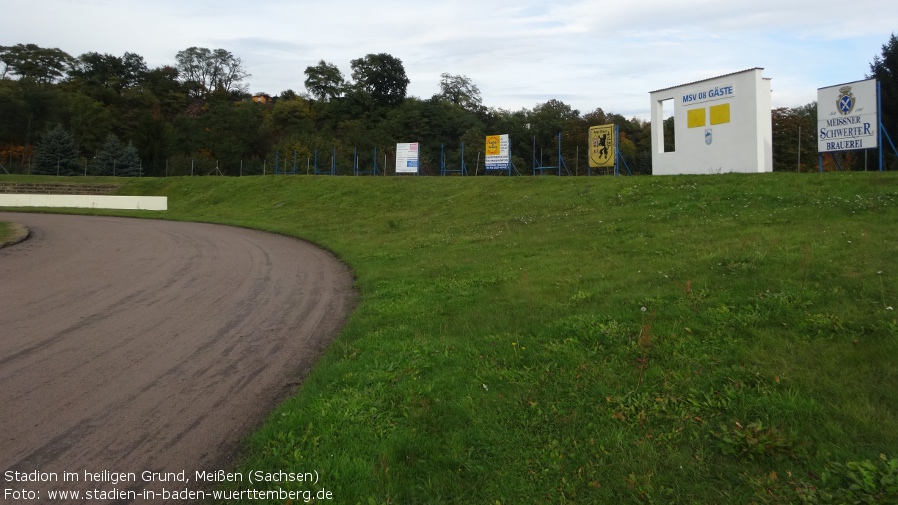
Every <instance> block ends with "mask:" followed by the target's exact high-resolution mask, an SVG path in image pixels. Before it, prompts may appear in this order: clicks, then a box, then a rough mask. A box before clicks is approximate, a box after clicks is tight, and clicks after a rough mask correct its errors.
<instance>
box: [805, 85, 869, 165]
mask: <svg viewBox="0 0 898 505" xmlns="http://www.w3.org/2000/svg"><path fill="white" fill-rule="evenodd" d="M878 103H879V101H878V98H877V93H876V79H869V80H866V81H857V82H850V83H847V84H840V85H838V86H830V87H828V88H820V89H818V90H817V151H818V152H821V153H829V152H836V151H849V150H852V149H872V148H874V147H879V115H878V113H877V109H878Z"/></svg>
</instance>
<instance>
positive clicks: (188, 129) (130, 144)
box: [0, 35, 898, 176]
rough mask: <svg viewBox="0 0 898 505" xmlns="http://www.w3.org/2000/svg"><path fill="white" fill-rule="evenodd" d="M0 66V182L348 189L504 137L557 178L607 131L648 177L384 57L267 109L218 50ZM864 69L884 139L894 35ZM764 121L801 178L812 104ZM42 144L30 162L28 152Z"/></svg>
mask: <svg viewBox="0 0 898 505" xmlns="http://www.w3.org/2000/svg"><path fill="white" fill-rule="evenodd" d="M0 65H2V66H0V167H2V168H3V170H5V171H7V172H18V173H48V174H56V173H59V174H66V175H73V174H89V175H107V174H108V175H113V174H115V175H146V176H163V175H187V174H209V173H220V174H228V175H238V174H244V175H245V174H257V173H266V172H273V171H274V170H276V169H277V170H280V171H292V170H293V169H294V168H296V169H297V171H298V172H301V173H306V171H308V170H310V169H311V168H312V167H313V165H314V163H315V161H314V160H316V159H317V163H318V168H319V169H320V170H325V169H326V170H328V171H329V170H330V168H331V167H332V166H336V170H337V172H338V173H341V174H348V173H352V170H353V167H354V163H358V165H360V166H363V167H365V168H366V169H370V168H372V167H373V165H374V164H375V163H376V164H378V166H379V167H381V169H382V170H383V168H388V167H389V164H390V159H391V158H390V157H391V156H392V155H395V153H394V152H393V151H394V150H395V145H396V143H399V142H419V143H420V144H421V146H422V152H421V171H422V173H425V174H436V173H439V171H440V165H441V161H442V160H445V163H446V165H447V166H448V167H450V168H458V167H459V165H460V164H461V161H462V160H461V157H462V149H461V146H462V145H465V146H467V147H466V149H465V150H464V158H465V160H464V161H465V165H466V166H467V168H468V170H469V173H473V171H474V170H475V167H477V166H482V158H481V155H482V150H483V142H484V138H485V137H486V136H487V135H490V134H509V136H510V138H511V145H512V160H513V162H514V164H515V166H516V167H517V168H518V170H519V171H520V172H521V173H530V168H531V166H532V164H533V158H534V152H535V153H536V155H535V157H536V158H537V160H536V161H537V162H538V163H540V164H541V165H553V164H555V163H556V162H555V160H557V156H558V152H557V143H558V142H557V138H558V134H559V133H561V139H562V142H561V149H562V152H561V154H562V157H563V159H564V160H565V164H566V166H567V168H568V170H570V172H571V173H572V174H585V173H587V171H588V168H587V167H588V163H587V135H588V128H589V126H593V125H601V124H608V123H614V124H617V125H618V126H619V128H620V149H621V153H622V154H623V156H624V158H625V160H626V161H627V165H628V166H629V168H630V170H631V171H632V172H633V173H637V174H648V173H651V131H650V124H649V123H648V122H647V121H643V120H640V119H637V118H629V119H628V118H625V117H623V116H621V115H618V114H611V113H605V112H604V111H603V110H602V109H601V108H598V109H596V110H593V111H589V112H585V113H581V112H580V111H579V110H577V109H574V108H572V107H571V106H570V105H568V104H566V103H564V102H562V101H560V100H555V99H552V100H548V101H547V102H545V103H541V104H537V105H535V106H534V107H533V108H532V109H527V108H523V109H520V110H516V111H510V110H504V109H497V108H492V107H488V106H486V105H485V104H484V103H483V101H482V98H481V95H480V91H479V89H478V87H477V85H476V84H475V83H474V82H472V80H471V79H470V78H468V77H466V76H464V75H452V74H448V73H444V74H442V76H441V78H440V81H439V82H438V83H435V85H436V90H437V91H436V93H434V94H433V96H431V97H430V98H421V97H414V96H408V94H407V88H408V84H409V79H408V77H407V76H406V73H405V68H404V66H403V64H402V61H401V60H400V59H398V58H396V57H394V56H392V55H390V54H386V53H380V54H367V55H365V56H363V57H360V58H357V59H353V60H351V61H350V68H351V75H350V76H349V77H348V78H347V77H346V76H344V75H343V74H342V72H341V71H340V69H339V67H338V66H337V65H335V64H334V63H331V62H326V61H323V60H322V61H319V62H318V64H316V65H313V66H309V67H307V68H306V69H305V72H304V75H305V76H306V78H305V80H304V82H303V83H302V85H303V86H304V90H303V91H302V92H300V93H297V92H294V91H293V90H290V89H288V90H285V91H283V92H281V93H280V94H279V95H277V96H269V95H257V96H252V95H250V94H249V92H248V90H249V85H248V82H247V80H248V79H249V78H250V77H251V76H250V74H249V73H248V72H247V71H246V69H245V68H244V65H243V62H242V61H241V59H240V58H238V57H236V56H235V55H233V54H232V53H230V52H229V51H227V50H225V49H208V48H200V47H191V48H188V49H185V50H183V51H179V52H178V53H177V54H176V55H175V59H174V63H173V64H172V65H164V66H161V67H157V68H149V67H148V66H147V64H146V62H145V61H144V59H143V57H142V56H140V55H138V54H135V53H129V52H126V53H125V54H123V55H122V56H115V55H111V54H100V53H95V52H91V53H85V54H82V55H80V56H78V57H72V56H71V55H69V54H67V53H66V52H64V51H62V50H60V49H58V48H44V47H39V46H37V45H34V44H17V45H14V46H0ZM870 68H871V74H870V77H877V78H878V79H879V80H880V82H882V83H883V85H882V88H883V107H884V116H885V118H887V120H888V121H887V123H886V128H887V130H888V131H890V132H894V131H896V130H898V120H896V117H898V110H896V108H898V105H896V101H898V84H896V83H898V41H896V38H895V35H892V37H891V38H890V40H889V41H888V42H887V43H886V44H885V45H883V53H882V56H876V57H874V60H873V62H872V63H871V65H870ZM772 115H773V129H774V145H773V153H774V154H773V156H774V170H786V171H796V170H799V171H812V170H816V167H817V156H816V141H815V136H814V135H815V133H814V132H815V129H816V104H815V103H811V104H807V105H804V106H800V107H796V108H780V109H775V110H773V111H772ZM668 121H669V122H671V121H672V120H668ZM889 121H890V122H889ZM665 126H666V127H672V122H671V124H666V125H665ZM41 145H44V146H45V149H44V150H43V151H44V152H43V153H41V152H39V151H40V149H36V147H39V146H41ZM47 146H52V147H53V149H52V150H50V149H48V148H47ZM534 146H535V149H534ZM375 149H377V150H378V151H377V152H378V154H377V155H376V156H377V157H375V155H374V154H373V153H374V150H375ZM51 152H52V153H53V154H51ZM61 153H65V154H61ZM357 153H358V154H357ZM356 156H357V157H356ZM356 160H358V161H357V162H356ZM842 161H843V162H844V165H843V166H847V167H849V168H855V169H856V168H858V167H859V166H861V165H860V163H862V162H861V161H860V160H859V159H858V156H857V155H856V154H854V153H848V154H846V155H844V156H843V159H842ZM892 162H893V164H894V160H893V161H892ZM481 173H482V172H481Z"/></svg>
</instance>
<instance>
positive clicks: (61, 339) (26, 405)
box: [0, 213, 355, 503]
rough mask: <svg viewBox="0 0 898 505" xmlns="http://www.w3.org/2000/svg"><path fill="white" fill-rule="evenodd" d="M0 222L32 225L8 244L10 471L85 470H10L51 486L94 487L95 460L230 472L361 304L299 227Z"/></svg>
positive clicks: (1, 268)
mask: <svg viewBox="0 0 898 505" xmlns="http://www.w3.org/2000/svg"><path fill="white" fill-rule="evenodd" d="M0 220H3V221H12V222H17V223H21V224H23V225H25V226H27V227H28V228H29V229H30V231H31V236H30V238H29V239H28V240H26V241H25V242H22V243H20V244H17V245H15V246H12V247H7V248H4V249H0V406H2V407H0V471H2V472H4V474H0V477H3V476H4V475H7V474H6V472H8V471H15V472H32V471H34V470H38V471H41V472H45V473H57V475H58V476H60V479H61V476H62V472H76V473H78V475H79V477H82V478H81V479H79V482H65V483H63V482H48V483H34V482H26V483H21V482H9V479H8V478H6V479H4V481H5V482H4V487H16V488H19V487H22V488H27V489H35V490H38V491H40V492H41V493H42V496H43V497H46V494H43V493H45V492H46V491H47V490H50V489H81V490H87V489H91V488H97V487H98V485H97V484H96V483H88V482H84V478H86V476H85V475H84V472H89V473H96V472H103V471H104V470H105V471H109V472H135V473H138V477H139V473H140V472H144V471H147V470H149V471H155V472H180V471H182V470H184V471H186V473H187V475H188V476H189V477H191V480H193V479H192V477H193V473H194V472H195V471H197V470H210V471H214V470H220V469H225V470H226V469H227V466H228V463H229V458H231V457H232V456H233V453H234V451H235V449H236V448H237V447H238V443H239V440H240V438H241V437H242V436H244V435H246V434H248V433H249V432H250V431H251V430H252V429H253V428H254V427H256V426H258V424H259V423H260V422H261V421H262V420H263V419H264V417H265V415H266V414H268V413H269V412H270V411H271V409H272V408H273V407H274V405H275V404H276V403H277V402H278V401H280V400H281V399H283V398H284V397H285V396H286V395H287V394H289V393H290V392H291V391H292V390H293V389H295V386H296V385H297V384H298V383H299V382H300V381H301V380H302V378H303V376H304V375H305V373H306V371H307V370H308V368H309V367H310V366H311V365H312V363H313V362H314V360H315V358H316V357H317V356H318V354H319V353H320V352H321V351H322V350H323V349H324V348H325V347H326V346H327V345H328V344H329V343H330V342H331V341H332V339H333V338H334V337H335V336H336V334H337V333H338V331H339V329H340V328H341V327H342V325H343V323H344V322H345V320H346V317H347V315H348V313H349V312H350V311H351V309H352V308H353V305H354V303H355V293H354V291H353V288H352V283H353V281H352V274H351V272H350V271H349V269H348V268H347V267H346V266H345V265H343V264H342V263H341V262H340V261H338V260H337V259H336V258H335V257H334V256H333V255H331V254H330V253H328V252H326V251H323V250H321V249H319V248H317V247H315V246H313V245H311V244H309V243H306V242H303V241H300V240H296V239H293V238H289V237H284V236H279V235H274V234H269V233H264V232H259V231H254V230H247V229H241V228H232V227H227V226H218V225H210V224H198V223H179V222H170V221H156V220H142V219H127V218H112V217H96V216H63V215H47V214H17V213H0ZM20 484H21V485H20ZM164 484H165V483H149V484H148V483H145V482H142V481H138V482H127V481H126V482H120V483H119V484H117V485H116V486H113V485H111V484H110V483H109V482H108V481H107V482H105V483H104V484H103V485H102V486H103V488H105V489H109V488H118V489H122V490H129V489H132V490H136V491H140V490H142V489H153V488H154V486H155V487H158V486H164ZM168 484H169V487H172V484H178V485H179V486H175V487H181V488H183V487H185V486H180V483H171V482H169V483H168ZM186 487H189V488H191V489H199V488H202V487H203V486H202V485H201V484H200V483H191V484H189V485H187V486H186ZM112 501H113V500H110V502H112ZM114 501H116V502H118V503H127V502H128V501H130V500H114ZM92 503H98V502H97V501H92Z"/></svg>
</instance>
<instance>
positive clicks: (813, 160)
mask: <svg viewBox="0 0 898 505" xmlns="http://www.w3.org/2000/svg"><path fill="white" fill-rule="evenodd" d="M771 120H772V123H773V138H774V142H773V170H774V171H798V172H806V171H814V170H816V169H817V139H816V135H815V130H816V128H817V103H816V102H812V103H809V104H807V105H805V106H802V107H798V108H787V107H780V108H777V109H773V110H772V111H771Z"/></svg>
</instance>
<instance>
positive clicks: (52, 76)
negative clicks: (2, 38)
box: [0, 44, 75, 84]
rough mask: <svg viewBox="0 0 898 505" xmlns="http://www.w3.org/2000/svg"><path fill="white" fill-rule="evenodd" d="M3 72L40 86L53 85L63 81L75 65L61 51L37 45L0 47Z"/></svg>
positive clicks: (70, 58)
mask: <svg viewBox="0 0 898 505" xmlns="http://www.w3.org/2000/svg"><path fill="white" fill-rule="evenodd" d="M0 61H2V62H3V64H4V68H3V72H2V73H0V77H6V74H8V73H9V74H13V75H18V76H19V77H21V78H23V79H31V80H33V81H35V82H37V83H39V84H51V83H54V82H56V81H57V80H59V79H61V78H62V77H63V76H64V75H66V72H67V71H68V70H69V69H70V68H71V67H72V65H73V64H74V61H75V60H74V58H72V57H71V56H69V54H68V53H66V52H65V51H62V50H61V49H57V48H52V49H47V48H43V47H39V46H37V45H35V44H16V45H14V46H0Z"/></svg>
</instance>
